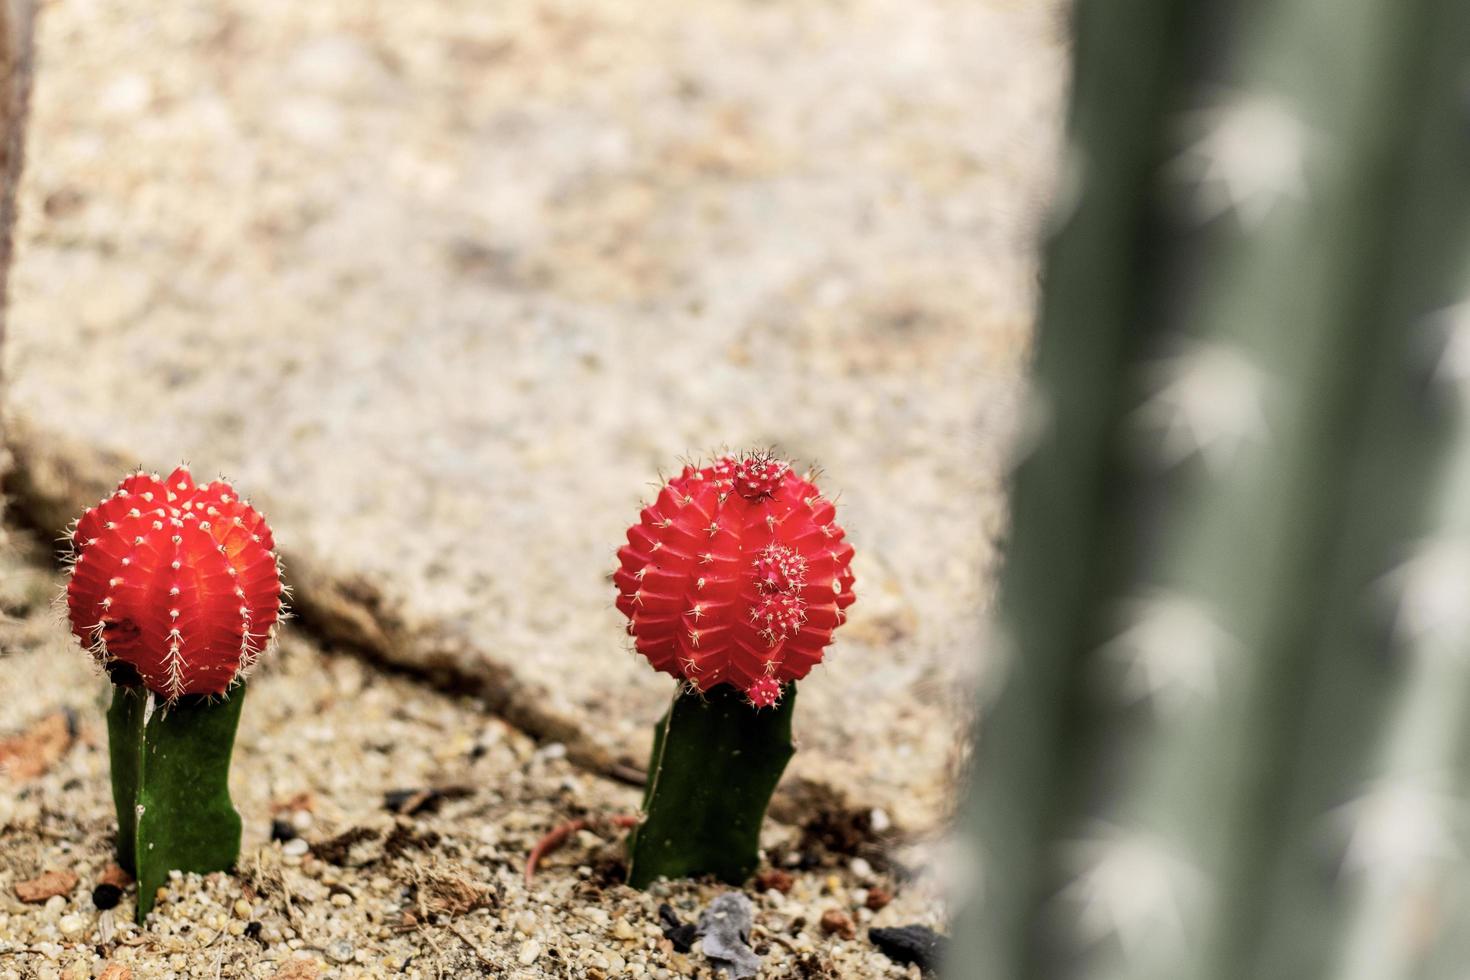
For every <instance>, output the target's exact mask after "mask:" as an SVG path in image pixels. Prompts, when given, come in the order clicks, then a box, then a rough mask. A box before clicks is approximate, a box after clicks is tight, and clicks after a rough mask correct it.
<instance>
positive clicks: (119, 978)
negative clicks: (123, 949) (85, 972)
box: [97, 963, 133, 980]
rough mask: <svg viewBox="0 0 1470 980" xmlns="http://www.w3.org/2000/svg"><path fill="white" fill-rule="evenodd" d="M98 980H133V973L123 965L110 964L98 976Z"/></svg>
mask: <svg viewBox="0 0 1470 980" xmlns="http://www.w3.org/2000/svg"><path fill="white" fill-rule="evenodd" d="M97 980H133V971H132V970H131V969H129V968H128V967H127V966H126V965H124V964H122V963H109V964H107V966H105V967H103V968H102V972H101V973H99V974H97Z"/></svg>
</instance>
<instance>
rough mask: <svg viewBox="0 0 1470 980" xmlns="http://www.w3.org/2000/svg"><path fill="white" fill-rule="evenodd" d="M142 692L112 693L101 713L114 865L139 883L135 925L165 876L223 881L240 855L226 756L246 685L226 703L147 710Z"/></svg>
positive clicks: (196, 698) (195, 698)
mask: <svg viewBox="0 0 1470 980" xmlns="http://www.w3.org/2000/svg"><path fill="white" fill-rule="evenodd" d="M153 697H154V695H153V694H152V693H150V692H149V691H148V689H147V688H145V687H143V686H142V684H126V683H116V684H114V686H113V689H112V707H111V708H110V709H109V710H108V712H107V734H108V747H109V752H110V755H111V761H112V797H113V802H114V803H115V804H116V805H117V823H118V829H117V859H118V864H120V865H121V866H122V867H123V869H124V870H125V871H127V872H128V873H129V874H131V875H133V877H134V878H136V879H137V881H138V910H137V920H138V924H139V925H142V924H143V922H144V920H146V919H147V918H148V913H149V912H150V911H152V909H153V903H154V897H155V895H156V894H157V893H158V889H159V888H160V887H161V886H162V885H163V884H164V883H165V882H167V881H168V873H169V872H170V871H183V872H196V873H198V874H208V873H210V872H212V871H229V870H231V869H232V868H233V867H234V866H235V860H236V858H238V857H239V855H240V827H241V824H240V814H239V813H238V812H236V810H235V807H234V804H233V803H232V802H231V801H230V787H229V776H230V756H231V754H232V753H233V750H234V745H235V730H236V728H237V727H238V726H239V723H240V708H241V706H242V705H243V704H244V703H245V685H244V684H243V683H240V684H237V685H236V686H235V687H234V689H233V690H231V691H230V692H229V694H228V696H226V697H223V698H219V697H206V696H203V695H187V696H185V697H182V698H179V699H178V700H177V701H174V702H173V703H171V704H164V703H155V704H151V705H150V703H149V702H150V699H152V698H153Z"/></svg>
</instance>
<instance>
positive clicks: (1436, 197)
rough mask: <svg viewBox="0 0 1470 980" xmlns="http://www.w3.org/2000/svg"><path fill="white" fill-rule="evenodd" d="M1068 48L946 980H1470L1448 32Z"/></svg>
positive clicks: (1359, 28) (1122, 40)
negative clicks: (1061, 145)
mask: <svg viewBox="0 0 1470 980" xmlns="http://www.w3.org/2000/svg"><path fill="white" fill-rule="evenodd" d="M1073 18H1074V28H1075V36H1076V44H1075V49H1074V50H1075V63H1074V68H1075V71H1074V82H1073V93H1072V100H1071V108H1070V113H1069V119H1068V149H1067V153H1066V156H1065V159H1064V164H1063V167H1062V174H1063V177H1062V180H1061V181H1060V182H1059V189H1058V194H1057V205H1056V213H1055V215H1054V217H1053V221H1052V223H1051V225H1050V227H1049V229H1048V230H1049V233H1050V238H1049V240H1048V242H1047V246H1046V251H1045V264H1046V275H1045V279H1044V295H1043V300H1042V312H1041V317H1040V325H1039V328H1038V337H1037V345H1036V353H1035V365H1034V372H1033V384H1034V396H1033V398H1032V400H1031V401H1032V405H1033V407H1034V413H1035V418H1034V419H1032V420H1031V421H1032V422H1033V423H1034V424H1033V425H1032V426H1030V427H1029V429H1028V431H1030V432H1031V433H1032V435H1033V437H1032V438H1031V439H1030V440H1029V441H1028V443H1027V444H1026V446H1024V447H1023V449H1024V450H1025V453H1026V454H1025V456H1024V458H1023V459H1022V460H1021V462H1020V465H1019V468H1018V470H1017V472H1016V474H1015V478H1014V488H1013V498H1012V499H1013V511H1012V537H1011V541H1010V543H1009V546H1008V555H1007V563H1006V571H1005V574H1004V578H1003V581H1002V585H1001V592H1000V598H999V602H998V607H997V611H996V614H995V620H996V630H995V634H996V635H997V636H998V637H1000V638H1001V640H1002V642H998V643H996V644H995V645H994V648H993V649H991V650H989V651H988V652H987V656H988V658H989V659H988V662H987V664H986V667H987V675H986V677H987V680H986V684H985V685H984V686H983V687H982V691H981V695H980V703H979V708H978V717H977V723H976V729H975V735H974V752H973V754H972V757H971V762H970V765H971V774H972V789H971V792H970V796H969V800H968V804H967V809H966V813H965V816H964V818H963V819H962V821H961V827H960V832H961V840H962V841H963V844H962V850H963V851H965V852H966V853H967V854H968V855H969V856H970V858H971V859H972V864H973V867H972V870H973V872H974V873H973V874H970V875H967V876H964V878H963V880H961V881H960V882H959V885H960V887H961V888H963V889H965V893H964V898H963V901H962V906H961V908H960V911H959V912H958V913H957V919H956V922H955V925H954V936H955V943H954V946H953V950H952V952H951V959H950V962H949V963H948V964H947V971H948V975H949V976H950V977H953V978H964V980H1069V978H1082V977H1086V978H1105V980H1242V978H1253V980H1256V978H1259V980H1316V978H1333V980H1410V978H1431V980H1432V978H1437V977H1457V976H1460V975H1461V972H1462V971H1463V968H1464V963H1465V962H1467V961H1470V886H1467V884H1466V882H1470V868H1467V866H1466V855H1467V852H1470V848H1467V847H1466V840H1465V831H1466V820H1465V815H1466V814H1467V813H1470V803H1467V800H1466V794H1467V784H1470V102H1467V100H1466V93H1467V91H1470V5H1467V4H1464V3H1461V2H1451V0H1347V2H1342V3H1336V2H1322V0H1279V2H1276V3H1256V2H1246V0H1236V2H1227V3H1223V4H1220V3H1210V4H1206V3H1202V2H1185V3H1178V2H1173V0H1079V2H1078V3H1077V4H1076V6H1075V8H1074V10H1073ZM1456 971H1461V972H1456Z"/></svg>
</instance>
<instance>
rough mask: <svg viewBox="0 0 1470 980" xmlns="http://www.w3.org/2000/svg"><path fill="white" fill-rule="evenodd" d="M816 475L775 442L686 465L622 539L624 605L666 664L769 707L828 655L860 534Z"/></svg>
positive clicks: (644, 641) (654, 656) (644, 645)
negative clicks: (774, 448) (854, 537)
mask: <svg viewBox="0 0 1470 980" xmlns="http://www.w3.org/2000/svg"><path fill="white" fill-rule="evenodd" d="M835 514H836V510H835V508H834V507H833V506H832V503H831V501H829V500H827V499H826V498H824V497H823V496H822V495H821V491H819V490H818V489H817V487H816V486H815V484H813V483H812V482H810V480H807V479H803V478H801V477H799V476H797V475H796V474H795V473H794V472H792V470H791V467H790V466H788V465H787V464H786V463H784V462H781V461H780V460H777V459H774V458H773V457H771V456H770V455H768V454H764V453H748V454H745V455H743V456H738V457H736V456H727V457H725V458H723V459H720V460H718V461H716V462H715V463H714V464H713V465H711V466H706V467H704V468H702V469H701V468H696V467H694V466H686V467H684V471H683V472H682V473H680V474H679V476H677V477H676V478H674V479H673V480H670V481H669V483H668V484H667V485H666V486H665V487H664V488H663V489H662V490H661V491H660V492H659V495H658V499H657V500H656V501H655V502H654V503H653V504H652V505H650V506H648V507H645V508H644V509H643V513H642V516H641V518H640V520H639V521H638V523H637V524H634V525H633V526H632V527H630V528H629V529H628V543H627V544H626V545H624V546H623V547H622V548H620V549H619V550H618V559H619V562H620V566H619V568H618V570H617V571H616V572H615V573H614V575H613V581H614V583H615V584H616V585H617V588H618V608H619V609H620V610H622V612H623V614H624V615H625V616H627V617H628V633H629V635H631V636H632V637H633V639H634V643H635V645H636V647H637V649H638V652H639V653H641V654H643V655H644V656H645V657H647V658H648V662H649V663H651V664H652V665H653V666H654V667H655V668H656V669H658V670H661V671H663V672H664V673H666V674H672V675H673V676H674V677H678V678H681V679H683V680H686V681H688V682H689V683H691V684H694V685H695V686H697V687H698V688H699V689H700V690H702V691H704V690H709V689H710V688H711V687H713V686H715V685H716V684H730V685H733V686H734V687H736V688H738V689H740V690H742V691H744V692H745V694H746V696H747V697H748V698H749V699H750V701H751V703H752V704H754V705H756V706H757V707H768V706H770V705H772V704H775V703H776V701H777V700H778V699H779V698H780V694H781V687H782V685H784V684H785V683H786V682H788V681H793V680H799V679H801V678H803V677H805V676H806V675H807V674H808V673H809V672H810V671H811V669H812V668H813V667H814V666H816V665H817V664H818V663H819V662H821V659H822V650H823V648H825V647H826V646H827V644H829V643H831V642H832V632H833V630H835V629H836V628H837V627H838V626H839V625H841V623H842V622H843V620H844V619H845V618H846V612H845V610H846V609H847V607H848V606H850V605H851V604H852V601H853V598H854V595H853V591H852V583H853V575H852V571H851V568H850V567H849V566H850V564H851V562H852V554H853V552H852V545H850V544H848V543H847V542H846V541H845V540H844V537H845V534H844V532H843V530H842V528H841V527H839V526H838V525H837V523H836V522H835V521H834V520H833V517H834V516H835Z"/></svg>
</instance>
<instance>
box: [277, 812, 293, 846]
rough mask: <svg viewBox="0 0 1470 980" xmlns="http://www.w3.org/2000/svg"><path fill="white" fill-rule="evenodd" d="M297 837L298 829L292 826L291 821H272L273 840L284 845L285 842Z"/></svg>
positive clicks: (278, 819)
mask: <svg viewBox="0 0 1470 980" xmlns="http://www.w3.org/2000/svg"><path fill="white" fill-rule="evenodd" d="M295 837H296V828H295V827H293V826H292V825H291V822H290V821H289V820H282V819H281V818H280V817H277V818H276V819H274V820H272V821H271V840H275V841H281V842H283V843H284V842H285V841H289V840H293V839H295Z"/></svg>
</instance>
